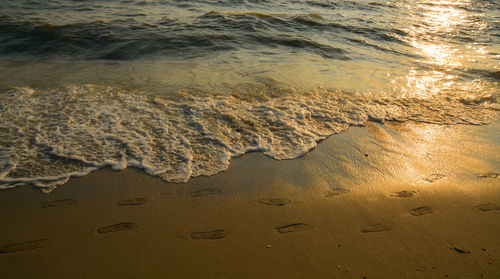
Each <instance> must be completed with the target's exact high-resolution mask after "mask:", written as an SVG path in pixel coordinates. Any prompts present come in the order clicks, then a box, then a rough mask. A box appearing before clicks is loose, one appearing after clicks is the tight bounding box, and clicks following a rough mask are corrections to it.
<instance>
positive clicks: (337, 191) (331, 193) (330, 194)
mask: <svg viewBox="0 0 500 279" xmlns="http://www.w3.org/2000/svg"><path fill="white" fill-rule="evenodd" d="M349 192H351V190H349V189H346V188H341V187H336V188H333V189H330V190H329V191H328V192H327V193H326V194H325V197H327V198H331V197H335V196H338V195H342V194H345V193H349Z"/></svg>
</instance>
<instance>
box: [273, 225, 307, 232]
mask: <svg viewBox="0 0 500 279" xmlns="http://www.w3.org/2000/svg"><path fill="white" fill-rule="evenodd" d="M312 229H314V227H313V226H312V225H309V224H305V223H295V224H290V225H285V226H281V227H277V228H276V230H277V231H278V232H279V233H291V232H303V231H309V230H312Z"/></svg>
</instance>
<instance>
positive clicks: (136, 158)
mask: <svg viewBox="0 0 500 279" xmlns="http://www.w3.org/2000/svg"><path fill="white" fill-rule="evenodd" d="M499 25H500V4H499V3H498V2H497V1H493V0H492V1H472V0H457V1H444V0H433V1H423V0H420V1H397V2H395V3H393V2H390V1H364V0H357V1H160V0H158V1H69V0H55V1H3V2H2V6H1V7H0V72H1V73H2V74H1V75H0V92H1V93H0V115H1V118H0V138H1V139H0V187H3V188H8V187H14V186H18V185H25V184H35V185H37V186H39V187H42V188H44V189H45V190H47V191H49V190H51V189H53V188H54V187H55V186H56V185H58V184H61V183H64V182H65V181H66V180H67V179H68V178H69V177H70V176H78V175H84V174H86V173H88V172H90V171H92V170H95V169H97V168H101V167H103V166H107V165H111V166H113V168H115V169H123V168H126V167H128V166H135V167H139V168H143V169H144V170H146V171H147V172H148V173H150V174H153V175H158V176H160V177H162V178H164V179H166V180H168V181H187V180H188V179H189V178H190V177H192V176H199V175H211V174H214V173H217V172H219V171H222V170H224V169H226V168H227V167H228V165H229V160H230V158H231V157H234V156H238V155H241V154H244V153H246V152H249V151H262V152H264V153H265V154H266V155H268V156H271V157H273V158H276V159H293V158H296V157H298V156H301V155H303V154H304V153H306V152H307V151H309V150H310V149H311V148H313V147H314V146H315V145H316V143H317V142H318V141H319V140H321V139H323V138H325V137H327V136H329V135H331V134H334V133H339V132H341V131H343V130H345V129H347V128H348V127H349V126H352V125H364V124H365V123H366V121H370V120H372V121H379V122H383V121H419V122H430V123H439V124H476V125H477V124H486V123H488V121H489V120H490V119H491V118H492V117H497V115H498V110H499V102H498V96H499V95H498V84H497V83H498V80H499V77H500V63H499V60H500V28H498V26H499Z"/></svg>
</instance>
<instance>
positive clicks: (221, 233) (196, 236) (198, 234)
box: [191, 230, 229, 239]
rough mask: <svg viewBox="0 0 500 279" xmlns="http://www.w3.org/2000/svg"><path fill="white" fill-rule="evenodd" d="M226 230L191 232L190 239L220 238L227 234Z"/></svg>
mask: <svg viewBox="0 0 500 279" xmlns="http://www.w3.org/2000/svg"><path fill="white" fill-rule="evenodd" d="M228 234H229V233H228V232H227V231H226V230H215V231H208V232H194V233H191V238H192V239H221V238H224V237H226V236H227V235H228Z"/></svg>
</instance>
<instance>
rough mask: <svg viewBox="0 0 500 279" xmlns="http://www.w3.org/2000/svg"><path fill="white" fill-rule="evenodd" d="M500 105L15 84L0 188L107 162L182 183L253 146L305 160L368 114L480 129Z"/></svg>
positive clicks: (53, 181)
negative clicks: (157, 92) (150, 92)
mask: <svg viewBox="0 0 500 279" xmlns="http://www.w3.org/2000/svg"><path fill="white" fill-rule="evenodd" d="M493 92H494V91H493ZM457 95H460V96H457ZM498 110H499V105H498V97H497V96H496V95H492V93H488V94H476V95H474V96H472V95H467V94H466V95H461V94H457V93H456V92H454V93H453V94H451V93H443V94H441V95H439V96H433V97H430V98H394V97H393V98H391V97H384V98H381V97H380V96H379V97H374V96H369V95H368V96H359V95H352V94H351V95H349V94H345V93H342V92H337V91H328V90H313V91H298V90H294V89H264V88H260V89H252V90H250V89H247V90H239V91H238V90H235V92H234V93H233V94H199V93H197V94H194V93H190V92H188V91H187V90H184V91H179V92H178V93H177V95H176V96H175V98H174V97H169V98H167V97H162V96H158V95H148V94H145V93H141V92H135V91H130V90H123V89H119V88H112V87H103V86H94V85H85V86H69V87H61V88H57V89H53V90H37V89H33V88H28V87H22V88H14V89H12V90H9V91H7V92H4V93H1V94H0V116H1V117H0V188H10V187H15V186H19V185H27V184H33V185H36V186H38V187H40V188H42V189H43V190H44V191H46V192H50V191H51V190H53V189H54V188H55V187H56V186H57V185H60V184H63V183H65V182H66V181H67V180H68V178H69V177H71V176H82V175H85V174H88V173H89V172H91V171H93V170H96V169H98V168H102V167H104V166H111V167H112V168H113V169H117V170H121V169H125V168H126V167H137V168H141V169H144V170H145V171H146V172H147V173H149V174H151V175H155V176H159V177H161V178H163V179H165V180H167V181H172V182H185V181H187V180H188V179H189V178H190V177H195V176H200V175H212V174H215V173H217V172H220V171H223V170H225V169H227V168H228V166H229V161H230V159H231V158H232V157H235V156H238V155H241V154H244V153H246V152H249V151H261V152H263V153H264V154H266V155H268V156H270V157H272V158H275V159H279V160H281V159H293V158H296V157H299V156H302V155H303V154H305V153H306V152H308V151H309V150H310V149H312V148H314V147H315V146H316V143H317V142H318V141H319V140H321V139H324V138H326V137H327V136H329V135H332V134H335V133H339V132H341V131H343V130H345V129H347V128H348V127H349V126H353V125H356V126H357V125H364V124H365V123H366V122H367V121H369V120H372V121H379V122H383V121H408V120H412V121H422V122H429V123H438V124H476V125H477V124H485V123H487V122H488V118H489V117H491V116H492V115H493V114H496V113H497V111H498Z"/></svg>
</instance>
